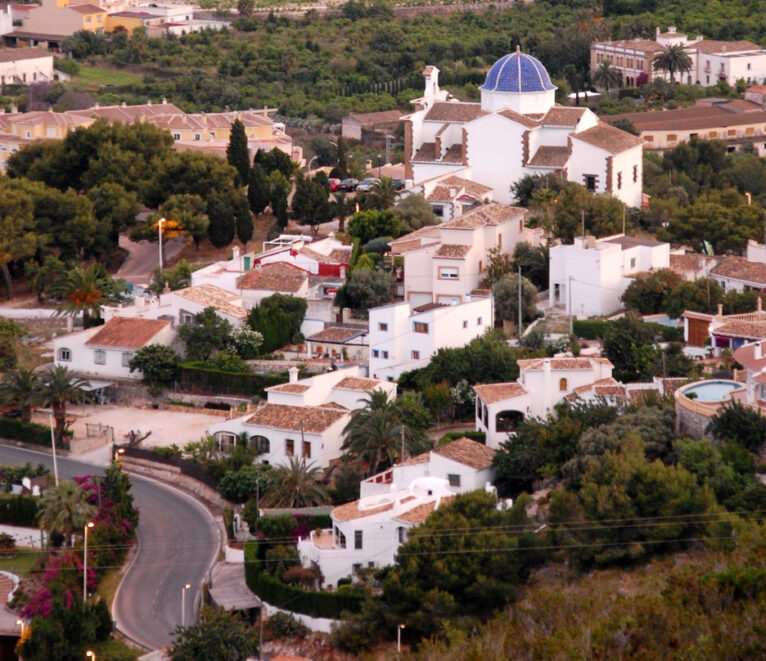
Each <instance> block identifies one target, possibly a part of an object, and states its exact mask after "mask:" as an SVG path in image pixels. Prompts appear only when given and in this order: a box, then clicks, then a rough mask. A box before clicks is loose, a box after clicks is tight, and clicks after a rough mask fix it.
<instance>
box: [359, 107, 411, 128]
mask: <svg viewBox="0 0 766 661" xmlns="http://www.w3.org/2000/svg"><path fill="white" fill-rule="evenodd" d="M401 116H402V113H401V112H399V111H398V110H381V111H379V112H364V113H354V114H351V115H349V117H350V118H351V119H355V120H356V121H358V122H359V123H360V124H361V125H362V126H374V125H375V124H390V123H392V122H398V121H399V119H400V118H401Z"/></svg>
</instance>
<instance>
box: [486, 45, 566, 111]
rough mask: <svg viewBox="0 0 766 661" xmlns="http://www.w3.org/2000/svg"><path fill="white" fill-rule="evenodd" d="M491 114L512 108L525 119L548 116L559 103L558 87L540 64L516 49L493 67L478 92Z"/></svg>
mask: <svg viewBox="0 0 766 661" xmlns="http://www.w3.org/2000/svg"><path fill="white" fill-rule="evenodd" d="M479 89H480V90H481V107H482V109H483V110H486V111H488V112H497V111H498V110H503V109H504V108H510V109H511V110H513V111H514V112H517V113H520V114H522V115H529V114H545V113H546V112H548V111H549V110H550V109H551V108H553V106H554V105H555V103H556V86H555V85H554V84H553V83H552V82H551V78H550V76H549V75H548V72H547V71H546V70H545V67H544V66H543V65H542V63H541V62H540V60H538V59H537V58H535V57H532V56H531V55H527V54H526V53H522V52H521V49H520V48H518V47H517V48H516V52H515V53H511V54H509V55H505V56H503V57H501V58H500V59H499V60H498V61H497V62H495V63H494V64H493V65H492V68H491V69H490V70H489V72H488V73H487V79H486V80H485V81H484V84H483V85H482V86H481V87H480V88H479Z"/></svg>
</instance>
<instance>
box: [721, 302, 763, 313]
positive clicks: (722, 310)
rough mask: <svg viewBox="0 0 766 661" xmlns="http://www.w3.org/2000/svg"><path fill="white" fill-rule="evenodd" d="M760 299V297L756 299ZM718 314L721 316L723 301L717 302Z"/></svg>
mask: <svg viewBox="0 0 766 661" xmlns="http://www.w3.org/2000/svg"><path fill="white" fill-rule="evenodd" d="M758 300H761V299H758ZM718 316H719V317H723V303H719V304H718Z"/></svg>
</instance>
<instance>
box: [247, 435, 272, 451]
mask: <svg viewBox="0 0 766 661" xmlns="http://www.w3.org/2000/svg"><path fill="white" fill-rule="evenodd" d="M250 447H251V448H252V449H253V450H256V451H257V452H260V453H261V454H267V453H268V452H271V443H270V442H269V439H268V438H266V437H265V436H258V435H256V436H251V437H250Z"/></svg>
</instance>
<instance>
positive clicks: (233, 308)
mask: <svg viewBox="0 0 766 661" xmlns="http://www.w3.org/2000/svg"><path fill="white" fill-rule="evenodd" d="M173 293H174V294H176V295H178V296H181V297H182V298H185V299H186V300H188V301H192V302H194V303H199V304H200V305H204V306H205V307H213V308H215V309H216V310H218V311H219V312H223V313H224V314H228V315H229V316H231V317H235V318H237V319H245V318H246V317H247V310H245V308H243V307H242V306H241V305H240V304H239V303H240V297H239V296H237V295H236V294H232V293H231V292H230V291H226V290H225V289H222V288H221V287H216V286H215V285H208V284H205V285H197V286H196V287H186V288H185V289H178V290H176V291H174V292H173Z"/></svg>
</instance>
